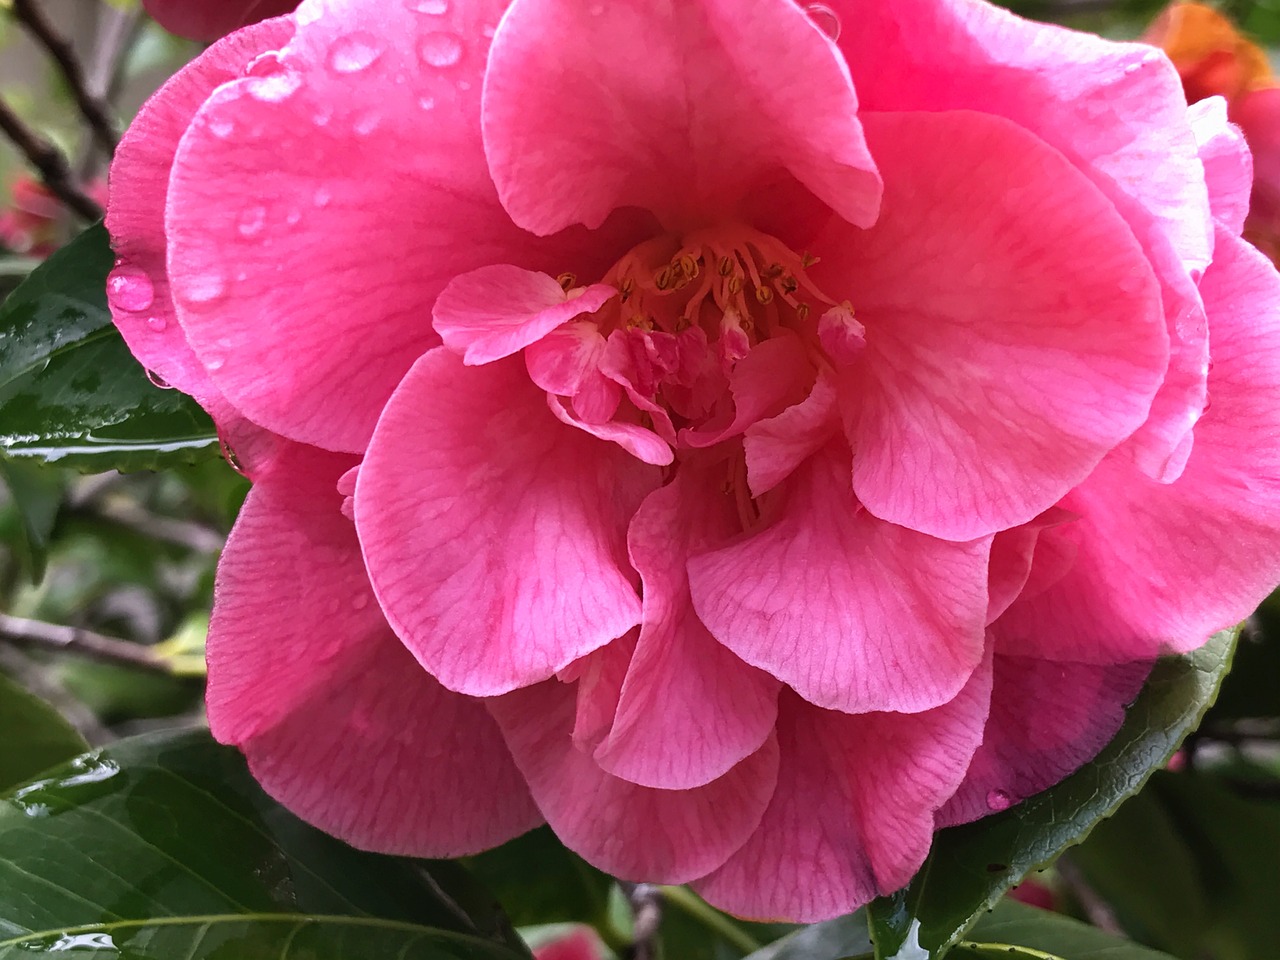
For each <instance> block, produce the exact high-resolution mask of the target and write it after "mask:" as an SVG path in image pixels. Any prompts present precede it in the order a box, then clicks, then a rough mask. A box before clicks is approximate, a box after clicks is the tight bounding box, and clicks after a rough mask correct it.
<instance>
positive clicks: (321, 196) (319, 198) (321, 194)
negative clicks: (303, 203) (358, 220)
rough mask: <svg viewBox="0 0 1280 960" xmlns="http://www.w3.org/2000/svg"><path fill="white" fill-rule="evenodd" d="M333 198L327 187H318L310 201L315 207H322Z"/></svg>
mask: <svg viewBox="0 0 1280 960" xmlns="http://www.w3.org/2000/svg"><path fill="white" fill-rule="evenodd" d="M332 199H333V194H332V193H330V192H329V188H328V187H318V188H317V189H316V192H315V196H313V197H312V198H311V202H312V203H314V204H315V205H316V206H317V207H320V208H324V207H327V206H328V205H329V201H330V200H332Z"/></svg>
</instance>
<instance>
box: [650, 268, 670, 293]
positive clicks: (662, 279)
mask: <svg viewBox="0 0 1280 960" xmlns="http://www.w3.org/2000/svg"><path fill="white" fill-rule="evenodd" d="M672 273H673V271H672V269H671V267H670V266H666V267H663V268H662V269H661V270H659V271H658V274H657V276H656V277H654V279H653V283H654V286H656V287H657V288H658V289H659V290H666V289H667V288H669V287H670V286H671V279H672Z"/></svg>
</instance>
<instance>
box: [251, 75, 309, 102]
mask: <svg viewBox="0 0 1280 960" xmlns="http://www.w3.org/2000/svg"><path fill="white" fill-rule="evenodd" d="M301 86H302V78H301V77H300V76H298V75H297V74H296V73H294V72H293V71H292V70H286V71H284V72H282V73H275V74H272V75H270V76H265V77H254V78H253V79H251V80H249V81H248V87H249V95H250V96H251V97H253V98H254V99H255V100H261V101H263V102H264V103H279V102H280V101H282V100H287V99H289V98H290V97H292V96H293V95H294V94H295V93H297V92H298V88H299V87H301Z"/></svg>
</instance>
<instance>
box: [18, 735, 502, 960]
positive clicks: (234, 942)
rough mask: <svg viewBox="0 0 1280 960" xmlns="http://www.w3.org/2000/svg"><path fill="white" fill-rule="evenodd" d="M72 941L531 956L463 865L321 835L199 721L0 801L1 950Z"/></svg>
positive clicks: (161, 957) (275, 952) (325, 954)
mask: <svg viewBox="0 0 1280 960" xmlns="http://www.w3.org/2000/svg"><path fill="white" fill-rule="evenodd" d="M67 937H75V938H82V939H79V940H72V941H67V939H66V938H67ZM94 938H97V939H96V940H95V939H94ZM104 938H105V939H104ZM108 941H109V943H110V944H112V945H114V946H109V945H108ZM68 942H70V943H71V944H84V945H91V944H93V943H99V944H101V945H102V948H103V949H104V950H106V951H107V952H106V953H101V954H96V955H95V956H102V957H104V960H105V958H109V957H111V956H112V953H111V952H110V951H111V950H113V949H114V950H115V951H116V955H118V956H120V957H128V958H130V960H133V958H139V960H140V958H147V960H151V958H155V960H169V958H171V957H182V958H186V957H190V958H192V960H197V958H212V957H228V958H230V957H236V958H254V957H264V958H265V957H271V958H278V957H283V956H298V957H303V956H306V957H313V958H315V960H330V958H345V957H351V958H356V957H365V956H373V957H380V956H389V957H395V956H401V955H403V956H404V957H405V958H415V957H416V958H427V957H449V958H458V960H519V958H521V957H523V956H527V954H526V953H525V951H524V948H523V946H522V945H521V944H520V942H519V940H518V938H517V937H516V935H515V933H514V931H512V930H511V928H510V925H509V924H508V923H507V921H506V919H505V917H503V916H502V915H501V913H500V912H498V911H497V909H496V907H495V905H494V904H493V901H492V898H491V897H490V896H489V895H488V893H487V892H486V891H484V890H483V889H482V888H481V887H479V885H478V884H476V882H475V881H474V880H473V879H472V878H471V877H470V876H469V875H468V874H467V873H466V872H465V871H464V870H462V869H461V868H460V867H458V866H457V865H455V864H452V863H447V862H434V861H410V860H403V859H399V858H394V857H384V856H377V855H374V854H366V853H361V852H359V851H356V850H353V849H352V848H350V847H348V846H346V845H345V844H343V843H341V842H340V841H338V840H335V839H333V838H331V837H328V836H326V835H325V834H322V833H320V832H319V831H317V830H315V829H313V828H311V827H309V826H307V825H306V824H304V823H302V822H301V821H300V820H298V819H297V818H296V817H294V816H293V815H292V814H289V813H288V812H287V811H285V810H284V809H283V808H281V807H280V806H278V805H277V804H275V803H274V802H273V801H271V800H270V799H269V798H268V797H267V796H266V795H265V794H264V793H263V792H262V791H261V789H260V788H259V787H258V786H257V784H256V783H255V782H254V781H253V779H252V777H251V776H250V775H249V773H248V770H247V769H246V768H245V764H244V762H243V760H242V759H241V757H240V755H239V754H238V753H237V752H236V751H235V750H233V749H230V748H226V747H222V746H219V745H217V744H215V743H214V742H213V741H212V739H211V738H210V737H209V735H208V733H207V732H205V731H196V732H187V733H180V734H164V735H159V736H149V737H141V738H136V739H133V740H128V741H121V742H120V743H118V744H116V745H114V746H112V747H109V748H104V749H101V750H98V751H95V752H93V753H90V754H86V755H85V756H82V757H80V758H77V759H76V760H75V761H73V762H72V763H71V764H69V765H67V766H65V767H63V768H60V769H59V770H58V771H55V772H54V774H53V775H52V776H51V777H50V778H49V779H45V780H41V781H38V782H35V783H33V784H29V785H27V786H24V787H21V788H19V789H18V790H16V791H14V792H13V793H12V794H11V795H10V797H9V799H7V800H5V801H0V958H7V957H9V956H13V957H19V956H20V957H22V958H23V960H27V958H29V957H30V956H31V955H32V952H33V951H35V952H36V953H39V952H40V948H43V949H44V950H45V951H48V952H57V951H61V950H67V949H70V947H68V946H65V944H67V943H68ZM59 944H63V946H58V945H59ZM304 944H306V945H308V947H309V950H310V952H307V951H304V950H302V945H304ZM370 944H373V945H374V946H370ZM402 950H403V951H404V952H403V954H401V953H400V951H402Z"/></svg>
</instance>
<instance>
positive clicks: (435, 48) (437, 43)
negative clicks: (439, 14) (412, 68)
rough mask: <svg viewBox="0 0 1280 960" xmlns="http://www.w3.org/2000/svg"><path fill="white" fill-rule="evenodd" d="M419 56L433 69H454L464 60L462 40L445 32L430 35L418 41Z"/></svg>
mask: <svg viewBox="0 0 1280 960" xmlns="http://www.w3.org/2000/svg"><path fill="white" fill-rule="evenodd" d="M418 56H419V57H420V58H421V59H422V62H423V63H426V64H429V65H431V66H433V67H438V68H440V69H443V68H445V67H452V66H453V65H454V64H456V63H457V62H458V61H459V60H461V59H462V40H461V38H460V37H458V35H457V34H454V33H447V32H445V31H443V30H440V31H436V32H435V33H428V34H427V35H426V36H425V37H423V38H422V39H421V40H419V41H418Z"/></svg>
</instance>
